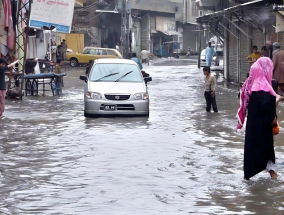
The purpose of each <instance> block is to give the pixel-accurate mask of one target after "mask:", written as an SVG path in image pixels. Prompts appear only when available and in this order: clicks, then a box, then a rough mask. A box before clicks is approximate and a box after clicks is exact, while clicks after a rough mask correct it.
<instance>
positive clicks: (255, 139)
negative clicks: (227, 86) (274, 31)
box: [238, 57, 277, 180]
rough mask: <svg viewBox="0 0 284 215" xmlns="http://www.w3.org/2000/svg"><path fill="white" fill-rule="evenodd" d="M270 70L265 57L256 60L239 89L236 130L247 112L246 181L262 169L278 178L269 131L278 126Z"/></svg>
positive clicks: (267, 59) (271, 135) (271, 64)
mask: <svg viewBox="0 0 284 215" xmlns="http://www.w3.org/2000/svg"><path fill="white" fill-rule="evenodd" d="M272 71H273V63H272V61H271V60H270V59H269V58H267V57H262V58H259V59H258V60H257V61H256V63H255V64H254V65H253V66H252V67H251V70H250V76H249V78H248V79H247V81H246V82H245V84H244V85H243V87H242V90H241V97H240V106H239V110H238V119H239V124H238V129H241V128H242V126H243V123H244V120H245V116H246V113H247V124H246V135H245V151H244V177H245V179H247V180H248V179H249V178H251V177H253V176H254V175H256V174H258V173H259V172H261V171H263V170H265V169H266V170H267V171H268V172H269V173H270V175H271V178H277V174H276V165H275V153H274V145H273V144H274V141H273V131H272V128H273V126H274V125H277V115H276V96H277V95H276V93H275V92H274V90H273V88H272V84H271V79H272Z"/></svg>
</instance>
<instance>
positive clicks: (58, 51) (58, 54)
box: [56, 42, 63, 60]
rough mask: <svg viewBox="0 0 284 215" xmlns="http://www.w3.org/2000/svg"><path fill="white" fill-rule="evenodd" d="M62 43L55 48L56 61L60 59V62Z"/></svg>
mask: <svg viewBox="0 0 284 215" xmlns="http://www.w3.org/2000/svg"><path fill="white" fill-rule="evenodd" d="M62 43H63V42H61V44H60V45H58V46H57V53H56V54H57V57H56V59H60V60H62V58H63V46H62Z"/></svg>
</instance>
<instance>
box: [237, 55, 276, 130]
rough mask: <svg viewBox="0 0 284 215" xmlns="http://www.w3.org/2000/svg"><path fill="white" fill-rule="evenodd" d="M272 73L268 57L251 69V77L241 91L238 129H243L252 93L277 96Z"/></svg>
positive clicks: (261, 59)
mask: <svg viewBox="0 0 284 215" xmlns="http://www.w3.org/2000/svg"><path fill="white" fill-rule="evenodd" d="M272 73H273V63H272V61H271V60H270V58H268V57H261V58H259V59H258V60H257V61H256V62H255V63H254V64H253V66H252V67H251V69H250V73H249V77H248V79H247V80H246V82H245V83H244V85H243V86H242V89H241V91H240V104H239V109H238V114H237V117H238V127H237V129H241V128H242V127H243V124H244V121H245V117H246V111H247V106H248V103H249V99H250V96H251V94H252V92H258V91H265V92H269V93H270V94H271V95H273V96H276V93H275V92H274V90H273V88H272V84H271V79H272ZM275 102H276V101H275Z"/></svg>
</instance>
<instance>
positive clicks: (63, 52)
mask: <svg viewBox="0 0 284 215" xmlns="http://www.w3.org/2000/svg"><path fill="white" fill-rule="evenodd" d="M61 45H62V60H63V61H65V60H66V52H67V49H68V47H67V43H66V41H65V40H63V42H62V43H61Z"/></svg>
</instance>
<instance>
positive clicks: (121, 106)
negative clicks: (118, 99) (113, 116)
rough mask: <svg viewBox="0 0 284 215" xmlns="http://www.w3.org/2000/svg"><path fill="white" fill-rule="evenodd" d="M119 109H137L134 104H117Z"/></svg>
mask: <svg viewBox="0 0 284 215" xmlns="http://www.w3.org/2000/svg"><path fill="white" fill-rule="evenodd" d="M116 109H117V110H135V108H134V105H128V104H119V105H116Z"/></svg>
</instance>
